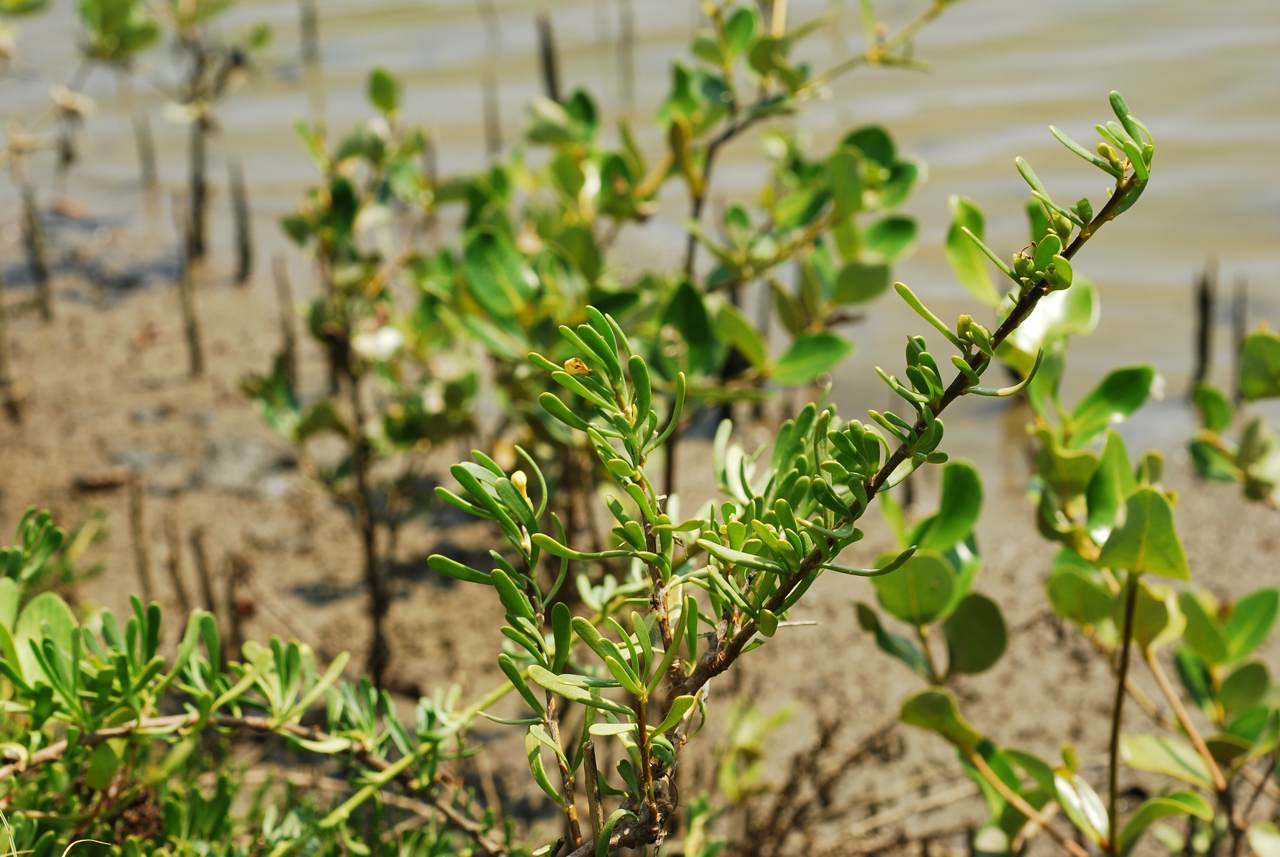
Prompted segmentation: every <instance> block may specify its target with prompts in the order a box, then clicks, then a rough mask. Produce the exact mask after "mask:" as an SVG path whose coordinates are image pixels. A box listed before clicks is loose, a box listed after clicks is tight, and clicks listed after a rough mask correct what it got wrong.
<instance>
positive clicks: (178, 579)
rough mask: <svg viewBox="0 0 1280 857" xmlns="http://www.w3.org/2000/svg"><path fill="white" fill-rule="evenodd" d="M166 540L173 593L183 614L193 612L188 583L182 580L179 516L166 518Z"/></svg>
mask: <svg viewBox="0 0 1280 857" xmlns="http://www.w3.org/2000/svg"><path fill="white" fill-rule="evenodd" d="M164 540H165V544H166V545H168V548H169V554H168V556H166V557H165V564H164V567H165V571H167V572H168V574H169V583H170V585H172V586H173V594H174V596H175V597H176V598H177V599H178V608H179V609H180V610H181V611H182V613H183V615H187V614H190V613H191V606H192V605H191V595H190V594H189V593H188V592H187V584H186V583H184V582H183V580H182V537H181V536H180V535H179V534H178V518H177V516H176V515H173V514H170V515H167V516H166V517H165V519H164Z"/></svg>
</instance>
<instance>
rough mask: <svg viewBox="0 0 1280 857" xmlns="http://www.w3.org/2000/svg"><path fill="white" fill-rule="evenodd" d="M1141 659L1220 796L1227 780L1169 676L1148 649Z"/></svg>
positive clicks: (1225, 788) (1152, 651) (1144, 651)
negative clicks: (1202, 761) (1201, 760)
mask: <svg viewBox="0 0 1280 857" xmlns="http://www.w3.org/2000/svg"><path fill="white" fill-rule="evenodd" d="M1142 659H1143V660H1144V661H1146V664H1147V668H1148V669H1150V670H1151V675H1152V677H1153V678H1155V680H1156V685H1157V686H1158V687H1159V688H1160V693H1162V694H1163V695H1164V698H1165V699H1166V700H1168V702H1169V707H1170V708H1172V709H1173V716H1174V717H1176V718H1177V719H1178V725H1179V726H1181V727H1182V731H1183V732H1184V733H1186V736H1187V740H1189V741H1190V742H1191V746H1192V747H1194V748H1195V750H1196V753H1197V754H1199V756H1200V758H1201V759H1203V760H1204V764H1205V767H1206V768H1208V769H1209V776H1211V777H1212V778H1213V788H1214V790H1215V791H1217V792H1218V794H1222V793H1223V792H1225V791H1226V790H1227V778H1226V777H1224V776H1223V775H1222V769H1221V768H1220V767H1218V762H1217V760H1216V759H1214V758H1213V754H1212V753H1210V752H1209V748H1208V747H1207V746H1206V745H1205V743H1204V738H1202V737H1200V731H1199V730H1198V729H1196V727H1195V724H1194V723H1192V722H1191V716H1190V715H1189V714H1188V713H1187V709H1186V706H1184V705H1183V704H1182V700H1181V699H1180V698H1179V697H1178V692H1177V691H1176V690H1174V689H1173V685H1172V684H1171V683H1170V682H1169V675H1168V674H1167V673H1166V672H1165V671H1164V667H1163V666H1161V665H1160V659H1159V658H1157V657H1156V653H1155V651H1154V650H1152V649H1150V648H1144V649H1143V650H1142Z"/></svg>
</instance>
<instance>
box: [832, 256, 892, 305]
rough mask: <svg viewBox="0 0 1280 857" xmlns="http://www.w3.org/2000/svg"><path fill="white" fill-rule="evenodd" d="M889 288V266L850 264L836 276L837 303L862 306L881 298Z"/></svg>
mask: <svg viewBox="0 0 1280 857" xmlns="http://www.w3.org/2000/svg"><path fill="white" fill-rule="evenodd" d="M888 288H889V266H888V265H883V264H877V263H865V262H850V263H849V264H847V265H845V266H844V267H843V268H841V269H840V273H839V274H837V275H836V287H835V293H834V295H833V297H834V299H835V301H836V303H840V304H860V303H865V302H866V301H869V300H872V299H873V298H877V297H879V296H880V295H881V294H883V293H884V292H885V291H887V290H888Z"/></svg>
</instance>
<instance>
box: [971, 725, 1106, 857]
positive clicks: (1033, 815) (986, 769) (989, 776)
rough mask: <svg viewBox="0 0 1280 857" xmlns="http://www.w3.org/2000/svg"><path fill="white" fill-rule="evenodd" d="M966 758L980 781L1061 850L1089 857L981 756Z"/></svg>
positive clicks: (972, 752)
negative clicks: (1047, 836) (982, 780)
mask: <svg viewBox="0 0 1280 857" xmlns="http://www.w3.org/2000/svg"><path fill="white" fill-rule="evenodd" d="M966 758H968V760H969V764H971V765H973V767H974V768H976V769H977V771H978V773H979V774H981V775H982V779H984V780H986V782H987V784H988V785H990V786H991V787H992V788H993V789H995V791H996V793H997V794H999V795H1000V797H1002V798H1004V800H1005V802H1006V803H1007V804H1009V806H1011V807H1013V808H1014V809H1016V810H1017V811H1018V812H1020V813H1022V814H1023V815H1024V816H1026V817H1027V820H1029V821H1032V822H1034V823H1035V824H1036V825H1037V826H1038V827H1039V828H1040V829H1041V830H1043V831H1044V832H1045V833H1047V834H1048V835H1049V837H1050V838H1051V839H1052V840H1053V841H1054V842H1056V843H1058V845H1059V846H1060V847H1061V848H1062V850H1064V851H1066V852H1067V853H1068V854H1070V855H1072V857H1089V852H1088V851H1085V850H1084V848H1083V847H1081V845H1080V844H1079V843H1078V842H1075V841H1074V840H1072V839H1071V838H1070V837H1068V836H1067V835H1066V834H1064V833H1062V832H1061V831H1060V830H1058V829H1057V828H1056V827H1054V826H1053V825H1051V824H1050V823H1049V819H1047V818H1046V817H1045V816H1044V814H1043V813H1041V812H1040V811H1038V810H1037V809H1036V808H1035V807H1033V806H1032V805H1031V804H1029V803H1027V802H1026V800H1024V799H1023V797H1022V795H1020V794H1018V793H1017V792H1015V791H1014V790H1013V789H1011V788H1009V784H1008V783H1006V782H1005V781H1004V780H1002V779H1000V776H999V775H998V774H997V773H996V772H995V771H993V770H991V766H990V765H988V764H987V760H986V759H984V758H982V755H981V754H979V753H977V752H976V751H973V750H970V751H969V752H968V753H966Z"/></svg>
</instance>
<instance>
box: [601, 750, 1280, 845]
mask: <svg viewBox="0 0 1280 857" xmlns="http://www.w3.org/2000/svg"><path fill="white" fill-rule="evenodd" d="M582 750H583V765H584V770H585V773H586V777H587V806H588V807H590V809H591V838H592V839H599V838H600V829H601V828H603V827H604V802H603V800H602V799H601V796H600V769H599V767H598V766H597V765H596V745H595V743H594V742H593V741H591V740H588V741H587V743H586V746H584V747H583V748H582ZM1259 791H1261V790H1259Z"/></svg>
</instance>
